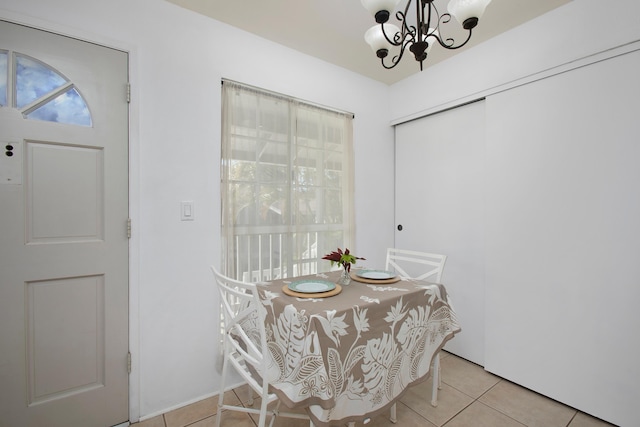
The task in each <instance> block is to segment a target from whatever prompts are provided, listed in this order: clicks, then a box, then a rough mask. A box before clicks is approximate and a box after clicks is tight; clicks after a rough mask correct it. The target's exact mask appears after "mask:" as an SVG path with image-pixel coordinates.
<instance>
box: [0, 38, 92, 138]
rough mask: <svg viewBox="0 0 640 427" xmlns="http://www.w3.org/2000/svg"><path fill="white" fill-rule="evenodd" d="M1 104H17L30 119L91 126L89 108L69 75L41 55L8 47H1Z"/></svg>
mask: <svg viewBox="0 0 640 427" xmlns="http://www.w3.org/2000/svg"><path fill="white" fill-rule="evenodd" d="M8 88H11V90H8ZM0 107H10V108H16V109H17V110H18V111H20V113H22V115H23V117H24V118H26V119H32V120H42V121H48V122H55V123H66V124H72V125H79V126H91V114H90V113H89V108H88V107H87V104H86V102H85V101H84V99H83V98H82V96H81V95H80V92H78V89H77V88H76V87H75V85H74V84H73V83H71V82H70V81H69V79H67V78H66V77H64V76H63V75H62V74H60V73H58V72H57V71H56V70H54V69H53V68H52V67H50V66H48V65H46V64H44V63H43V62H40V61H38V60H37V59H34V58H31V57H29V56H27V55H22V54H20V53H15V52H8V51H6V50H4V51H3V50H0Z"/></svg>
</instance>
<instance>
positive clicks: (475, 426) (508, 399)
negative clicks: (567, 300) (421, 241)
mask: <svg viewBox="0 0 640 427" xmlns="http://www.w3.org/2000/svg"><path fill="white" fill-rule="evenodd" d="M441 366H442V389H441V390H440V392H439V394H438V406H437V407H435V408H434V407H432V406H431V405H430V403H429V401H430V397H431V380H429V381H425V382H424V383H422V384H420V385H417V386H415V387H412V388H410V389H409V390H408V391H407V393H406V394H405V395H404V396H403V397H402V398H401V399H400V401H399V403H398V405H397V414H398V422H397V424H395V425H396V426H398V427H418V426H420V427H524V426H526V427H605V426H611V424H608V423H606V422H604V421H602V420H599V419H597V418H594V417H591V416H590V415H587V414H585V413H582V412H580V411H577V410H575V409H573V408H570V407H568V406H566V405H563V404H561V403H558V402H556V401H554V400H551V399H548V398H546V397H544V396H541V395H539V394H537V393H534V392H532V391H530V390H527V389H526V388H523V387H520V386H518V385H516V384H513V383H511V382H509V381H507V380H504V379H502V378H500V377H497V376H495V375H492V374H490V373H488V372H486V371H485V370H484V369H482V367H480V366H478V365H475V364H473V363H471V362H469V361H466V360H464V359H461V358H459V357H457V356H455V355H452V354H449V353H446V352H442V356H441ZM246 396H247V391H246V389H244V387H240V388H239V389H235V390H233V391H229V392H227V393H226V394H225V399H228V401H229V402H232V401H233V402H236V403H237V402H239V401H241V399H240V397H242V399H246ZM217 402H218V400H217V398H216V397H212V398H209V399H205V400H202V401H200V402H196V403H194V404H192V405H189V406H186V407H183V408H180V409H176V410H174V411H171V412H167V413H166V414H163V415H159V416H157V417H154V418H152V419H148V420H145V421H143V422H141V423H137V424H133V425H132V427H185V426H189V427H212V426H215V422H216V416H217V408H218V405H217ZM257 404H259V403H256V404H254V406H256V405H257ZM221 425H222V426H223V427H255V425H256V420H254V419H253V418H251V417H250V416H249V415H247V414H243V413H239V412H231V411H225V412H224V413H223V417H222V424H221ZM308 425H309V422H308V421H303V420H296V419H291V418H278V419H277V420H276V421H275V423H274V426H277V427H307V426H308ZM393 425H394V424H392V423H391V422H390V421H389V419H388V417H387V416H386V415H385V414H381V415H379V416H377V417H375V418H373V419H372V420H371V422H370V423H368V424H367V427H389V426H393ZM356 426H358V427H359V426H361V424H356Z"/></svg>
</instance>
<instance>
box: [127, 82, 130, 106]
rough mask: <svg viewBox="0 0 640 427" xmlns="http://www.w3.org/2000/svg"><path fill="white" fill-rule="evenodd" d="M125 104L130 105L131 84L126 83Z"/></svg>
mask: <svg viewBox="0 0 640 427" xmlns="http://www.w3.org/2000/svg"><path fill="white" fill-rule="evenodd" d="M127 103H131V83H127Z"/></svg>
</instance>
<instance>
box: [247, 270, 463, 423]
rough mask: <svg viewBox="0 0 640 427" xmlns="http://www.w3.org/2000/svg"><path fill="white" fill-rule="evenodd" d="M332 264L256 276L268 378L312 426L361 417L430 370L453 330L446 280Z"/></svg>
mask: <svg viewBox="0 0 640 427" xmlns="http://www.w3.org/2000/svg"><path fill="white" fill-rule="evenodd" d="M341 275H342V272H340V271H331V272H326V273H318V274H312V275H307V276H301V277H294V278H284V279H278V280H272V281H268V282H260V283H258V284H257V289H258V296H259V299H260V302H261V307H262V308H264V310H262V311H263V318H264V322H265V327H266V337H267V346H268V349H269V354H268V355H266V356H267V359H268V369H267V374H266V375H267V380H268V381H269V384H270V391H272V392H274V393H276V394H277V395H278V397H279V398H280V400H281V401H282V402H283V403H284V404H285V405H286V406H287V407H289V408H292V409H293V408H304V409H305V410H306V411H307V413H308V415H309V417H310V418H311V421H312V422H313V423H314V425H316V426H320V427H328V426H332V425H344V424H347V423H350V422H368V421H369V420H370V419H371V418H372V417H374V416H376V415H377V414H380V413H381V412H384V411H386V410H388V409H390V407H391V406H392V405H393V404H394V403H395V402H396V401H397V400H398V399H399V398H400V397H401V396H402V395H403V394H404V393H405V392H406V390H407V389H408V388H409V387H411V386H413V385H415V384H418V383H420V382H422V381H425V380H426V379H427V378H428V377H429V372H430V369H431V366H432V361H433V359H434V357H435V355H436V354H437V353H438V352H439V351H440V350H441V349H442V348H443V346H444V345H445V343H446V342H447V341H449V340H450V339H452V338H453V337H454V336H455V334H457V333H458V332H460V330H461V328H460V325H459V324H458V321H457V319H456V314H455V312H454V309H453V307H452V303H451V300H450V297H449V295H448V294H447V290H446V288H445V286H444V285H442V284H436V283H430V282H427V281H423V280H415V279H410V278H401V277H399V276H396V275H395V274H394V273H393V272H387V271H385V270H368V269H359V270H355V269H353V271H351V273H350V276H351V279H352V280H351V281H350V283H349V284H346V285H345V284H342V285H340V284H337V283H338V282H339V281H340V278H341Z"/></svg>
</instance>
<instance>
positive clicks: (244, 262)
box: [221, 81, 353, 281]
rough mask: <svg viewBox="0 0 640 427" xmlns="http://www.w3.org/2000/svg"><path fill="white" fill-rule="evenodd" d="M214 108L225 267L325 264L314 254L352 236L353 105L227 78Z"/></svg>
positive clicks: (232, 272)
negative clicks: (312, 100) (330, 106)
mask: <svg viewBox="0 0 640 427" xmlns="http://www.w3.org/2000/svg"><path fill="white" fill-rule="evenodd" d="M222 115H223V120H222V177H221V180H222V183H221V184H222V195H223V196H222V197H223V200H222V237H223V239H222V240H223V251H222V252H223V258H224V259H223V263H224V266H225V268H226V274H227V275H229V276H231V277H234V278H237V279H240V280H244V281H258V280H269V279H273V278H277V277H293V276H299V275H302V274H311V273H315V272H317V271H326V270H328V269H329V265H328V263H327V262H326V261H321V258H322V256H323V255H325V254H326V253H329V252H331V251H332V250H335V249H336V248H337V247H345V246H350V245H351V242H352V239H353V236H352V233H353V227H352V223H353V200H352V198H353V178H352V176H353V165H352V163H353V159H352V151H353V148H352V120H353V117H352V115H351V114H347V113H340V112H336V111H331V110H327V109H324V108H319V107H317V106H313V105H311V104H308V103H304V102H301V101H299V100H295V99H290V98H287V97H285V96H282V95H278V94H273V93H269V92H266V91H261V90H258V89H255V88H251V87H247V86H244V85H240V84H238V83H234V82H229V81H225V82H224V83H223V106H222ZM319 262H322V263H323V264H322V265H320V266H319V265H318V263H319ZM324 264H326V265H324Z"/></svg>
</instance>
